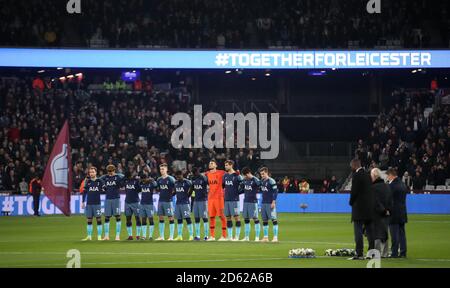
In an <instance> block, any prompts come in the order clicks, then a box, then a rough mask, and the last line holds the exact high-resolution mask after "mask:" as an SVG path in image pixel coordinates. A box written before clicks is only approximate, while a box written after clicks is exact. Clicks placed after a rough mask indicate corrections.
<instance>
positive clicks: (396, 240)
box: [389, 223, 406, 257]
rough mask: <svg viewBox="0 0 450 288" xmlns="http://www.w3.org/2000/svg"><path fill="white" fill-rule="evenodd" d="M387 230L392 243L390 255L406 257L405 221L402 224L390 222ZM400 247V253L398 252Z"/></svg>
mask: <svg viewBox="0 0 450 288" xmlns="http://www.w3.org/2000/svg"><path fill="white" fill-rule="evenodd" d="M389 231H390V233H391V239H392V245H391V256H393V257H397V256H403V257H406V231H405V223H402V224H390V225H389ZM399 249H400V255H399V254H398V253H399Z"/></svg>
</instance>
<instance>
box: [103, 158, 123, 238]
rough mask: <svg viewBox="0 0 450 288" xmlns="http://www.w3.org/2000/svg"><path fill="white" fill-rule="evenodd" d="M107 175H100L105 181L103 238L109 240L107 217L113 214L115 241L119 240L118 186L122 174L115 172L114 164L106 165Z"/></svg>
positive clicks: (121, 179)
mask: <svg viewBox="0 0 450 288" xmlns="http://www.w3.org/2000/svg"><path fill="white" fill-rule="evenodd" d="M106 171H107V173H108V174H107V175H103V176H102V177H100V179H101V180H103V181H104V182H105V187H106V199H105V238H103V240H109V219H110V218H111V217H112V216H114V217H115V218H116V241H119V240H120V230H121V226H122V225H121V221H120V220H121V219H120V192H119V187H120V186H121V182H122V181H123V179H124V176H123V175H122V174H116V167H115V166H114V165H108V166H106Z"/></svg>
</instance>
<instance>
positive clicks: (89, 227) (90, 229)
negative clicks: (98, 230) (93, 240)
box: [87, 224, 92, 237]
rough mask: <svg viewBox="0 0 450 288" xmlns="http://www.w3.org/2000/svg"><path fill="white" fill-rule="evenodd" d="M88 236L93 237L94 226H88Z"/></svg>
mask: <svg viewBox="0 0 450 288" xmlns="http://www.w3.org/2000/svg"><path fill="white" fill-rule="evenodd" d="M87 235H88V236H89V237H91V236H92V224H87Z"/></svg>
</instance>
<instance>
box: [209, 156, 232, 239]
mask: <svg viewBox="0 0 450 288" xmlns="http://www.w3.org/2000/svg"><path fill="white" fill-rule="evenodd" d="M224 174H225V171H223V170H217V162H216V160H214V159H212V160H211V161H209V171H208V172H206V173H205V175H206V177H207V178H208V185H209V193H208V213H209V220H210V221H209V233H210V234H211V237H210V238H209V239H208V241H214V240H215V234H216V233H215V230H216V217H217V216H218V217H220V221H221V222H222V237H220V239H219V241H226V240H227V239H226V237H227V227H226V224H227V222H226V218H225V215H224V211H223V210H224V195H223V185H222V182H223V175H224Z"/></svg>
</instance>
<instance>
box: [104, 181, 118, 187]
mask: <svg viewBox="0 0 450 288" xmlns="http://www.w3.org/2000/svg"><path fill="white" fill-rule="evenodd" d="M106 186H116V181H106Z"/></svg>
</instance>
